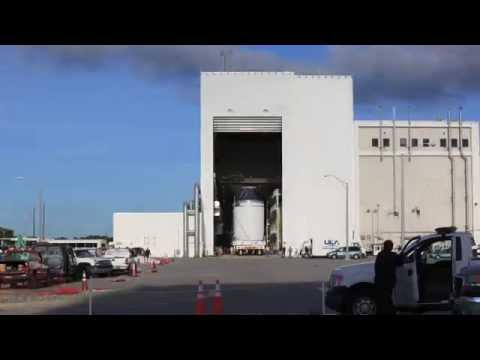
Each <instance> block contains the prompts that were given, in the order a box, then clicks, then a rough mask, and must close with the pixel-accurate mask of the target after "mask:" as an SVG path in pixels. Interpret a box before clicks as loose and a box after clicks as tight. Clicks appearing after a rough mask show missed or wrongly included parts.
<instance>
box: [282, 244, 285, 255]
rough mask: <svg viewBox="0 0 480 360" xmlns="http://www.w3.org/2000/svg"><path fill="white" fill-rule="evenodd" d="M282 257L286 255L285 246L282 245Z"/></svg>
mask: <svg viewBox="0 0 480 360" xmlns="http://www.w3.org/2000/svg"><path fill="white" fill-rule="evenodd" d="M282 257H285V246H282Z"/></svg>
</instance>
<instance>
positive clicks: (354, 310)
mask: <svg viewBox="0 0 480 360" xmlns="http://www.w3.org/2000/svg"><path fill="white" fill-rule="evenodd" d="M349 307H350V309H349V310H350V311H349V313H351V314H352V315H375V314H376V313H377V304H376V301H375V296H374V295H373V293H372V292H371V291H368V290H367V291H365V290H362V291H358V292H356V293H354V294H353V296H352V298H351V301H350V306H349Z"/></svg>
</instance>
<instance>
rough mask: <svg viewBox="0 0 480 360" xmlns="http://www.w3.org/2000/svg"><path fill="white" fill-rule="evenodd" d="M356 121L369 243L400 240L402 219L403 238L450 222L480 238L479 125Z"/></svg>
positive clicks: (363, 228)
mask: <svg viewBox="0 0 480 360" xmlns="http://www.w3.org/2000/svg"><path fill="white" fill-rule="evenodd" d="M355 124H356V127H357V131H358V136H359V158H360V172H359V176H360V208H359V211H360V220H361V221H360V224H361V226H360V235H361V238H362V240H363V243H364V244H365V245H367V246H369V245H370V244H371V243H372V239H374V240H373V241H374V242H376V243H380V242H382V240H385V239H391V240H393V241H394V242H397V243H399V242H401V238H402V221H403V222H404V227H403V228H404V231H403V232H404V235H403V238H404V239H407V238H409V237H411V236H413V235H419V234H428V233H431V232H432V230H433V229H434V228H436V227H440V226H450V225H454V226H456V227H457V228H458V229H460V230H467V231H471V232H472V233H473V235H474V237H478V235H479V233H478V231H479V224H480V217H479V216H480V213H479V209H478V203H479V201H478V200H479V199H478V198H479V193H478V186H479V183H478V181H479V177H478V174H479V127H478V123H476V122H462V123H461V124H460V123H459V122H458V121H455V122H453V121H452V122H450V123H448V122H447V121H446V120H442V121H414V122H408V121H395V123H394V122H392V121H391V120H390V121H356V122H355ZM394 125H395V126H394ZM460 125H461V128H462V130H461V133H460V131H459V129H460ZM402 159H403V160H402ZM402 162H403V166H402ZM402 189H403V191H402ZM402 193H403V196H402ZM402 199H403V201H402ZM402 214H403V216H402Z"/></svg>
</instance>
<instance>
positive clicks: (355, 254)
mask: <svg viewBox="0 0 480 360" xmlns="http://www.w3.org/2000/svg"><path fill="white" fill-rule="evenodd" d="M346 250H347V247H346V246H344V247H341V248H338V249H335V250H333V251H330V252H329V253H328V254H327V258H329V259H345V256H346V253H347V251H346ZM348 253H349V254H348V255H349V256H350V258H352V259H355V260H357V259H360V258H364V257H366V255H365V253H364V252H363V251H362V249H361V248H360V247H358V246H349V247H348Z"/></svg>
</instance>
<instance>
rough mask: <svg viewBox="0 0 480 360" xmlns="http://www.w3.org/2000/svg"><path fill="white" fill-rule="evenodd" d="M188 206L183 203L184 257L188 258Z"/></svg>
mask: <svg viewBox="0 0 480 360" xmlns="http://www.w3.org/2000/svg"><path fill="white" fill-rule="evenodd" d="M187 211H188V205H187V203H186V202H185V201H184V202H183V257H184V258H188V212H187Z"/></svg>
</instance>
